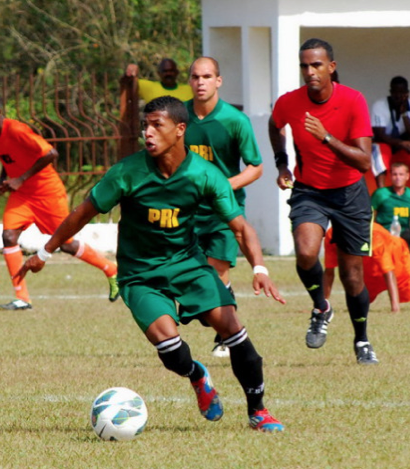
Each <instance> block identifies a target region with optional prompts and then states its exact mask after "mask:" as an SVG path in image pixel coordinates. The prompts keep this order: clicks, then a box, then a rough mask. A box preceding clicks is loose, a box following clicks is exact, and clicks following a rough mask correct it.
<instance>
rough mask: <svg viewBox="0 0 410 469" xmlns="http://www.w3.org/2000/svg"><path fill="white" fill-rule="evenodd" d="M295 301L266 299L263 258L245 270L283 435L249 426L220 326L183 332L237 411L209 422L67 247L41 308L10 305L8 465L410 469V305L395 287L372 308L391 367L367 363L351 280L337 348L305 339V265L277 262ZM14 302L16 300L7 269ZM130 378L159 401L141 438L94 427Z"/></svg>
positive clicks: (35, 290)
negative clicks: (112, 393)
mask: <svg viewBox="0 0 410 469" xmlns="http://www.w3.org/2000/svg"><path fill="white" fill-rule="evenodd" d="M267 264H268V267H269V269H270V271H271V273H272V277H273V278H274V279H275V281H276V283H277V285H278V287H279V288H280V290H281V292H282V293H283V294H284V296H285V297H286V298H287V304H286V305H285V306H281V305H279V304H278V303H275V302H274V301H273V300H269V299H266V298H254V297H253V296H252V289H251V284H250V282H251V271H250V268H249V266H248V265H247V264H246V263H245V262H243V261H242V260H240V261H239V263H238V267H237V268H236V269H234V270H233V271H232V282H233V286H234V288H235V291H236V293H237V296H238V304H239V310H238V311H239V314H240V317H241V319H242V321H243V323H244V324H245V325H246V327H247V329H248V332H249V335H250V337H251V338H252V340H253V342H254V343H255V345H256V347H257V349H258V351H259V353H260V354H261V355H263V357H264V370H265V382H266V398H265V403H266V405H267V406H268V407H269V409H270V410H271V411H272V413H273V414H274V415H275V416H276V417H277V418H279V419H280V420H281V421H282V422H283V423H284V425H285V431H284V432H283V433H278V434H274V435H266V434H259V433H257V432H254V431H252V430H250V429H249V428H248V427H247V417H246V406H245V398H244V396H243V394H242V391H241V389H240V388H239V385H238V383H237V381H236V380H235V379H234V377H233V375H232V372H231V369H230V365H229V360H228V359H218V358H214V357H212V356H211V355H210V349H211V347H212V341H213V333H212V331H211V330H210V329H205V328H203V327H201V326H200V325H199V324H191V325H189V326H182V327H181V334H182V336H183V338H184V339H185V340H186V341H187V342H188V343H189V344H190V346H191V350H192V354H193V356H194V358H196V359H198V360H200V361H202V362H204V363H205V364H206V365H207V366H208V368H209V370H210V372H211V374H212V377H213V380H214V383H215V385H216V387H217V389H218V392H219V393H220V395H221V398H222V399H223V401H224V406H225V415H224V417H223V419H222V420H221V421H219V422H207V421H206V420H204V419H203V418H202V417H201V416H200V414H199V411H198V409H197V407H196V401H195V396H194V393H193V391H192V389H191V388H190V386H189V383H188V381H187V380H186V379H182V378H180V377H178V376H176V375H174V374H172V373H170V372H169V371H167V370H165V369H164V368H163V366H162V364H161V362H160V361H159V359H158V357H157V355H156V352H155V350H154V348H153V347H152V346H151V345H150V344H149V343H148V342H147V340H146V339H145V338H144V336H143V334H142V333H141V332H140V331H139V329H138V327H137V326H136V324H135V323H134V322H133V320H132V318H131V315H130V313H129V312H128V310H127V309H126V307H125V306H124V304H123V303H122V301H121V300H119V301H118V302H116V303H114V304H111V303H109V302H108V300H107V299H106V296H107V294H108V288H107V283H106V280H105V278H104V276H103V275H102V274H101V273H100V272H98V271H96V270H95V269H92V268H91V267H89V266H87V265H84V264H82V263H80V262H78V261H74V262H72V261H71V259H70V260H69V259H68V258H67V257H66V256H64V255H62V254H57V255H55V256H54V257H53V259H52V262H50V264H49V265H47V267H46V268H45V270H44V271H43V272H41V273H39V274H37V275H33V274H29V276H28V283H29V288H30V292H31V294H32V299H33V304H34V309H33V310H30V311H22V312H18V313H13V312H6V311H1V312H0V357H1V365H0V371H1V375H0V376H1V381H0V382H1V388H0V398H1V405H0V433H1V451H0V468H1V469H3V468H25V469H26V468H47V469H48V468H53V469H54V468H70V469H78V468H105V469H107V468H108V469H110V468H126V469H130V468H150V469H177V468H178V469H194V468H195V469H201V468H205V467H206V468H209V469H245V468H246V469H248V468H264V469H265V468H268V469H270V468H284V469H291V468H292V469H296V468H301V469H327V468H331V469H339V468H340V469H345V468H349V469H350V468H358V469H359V468H360V469H375V468H376V469H378V468H386V469H387V468H394V469H400V468H403V469H404V468H408V467H409V461H410V447H409V444H408V440H409V438H408V434H407V432H408V428H409V424H410V398H409V389H410V344H409V337H410V321H409V314H410V305H402V312H401V313H400V314H396V315H392V314H390V313H389V307H388V304H389V303H388V299H387V295H386V293H384V294H383V295H381V296H380V297H379V298H378V299H377V300H376V302H375V303H374V304H373V305H372V311H371V314H370V318H369V333H370V339H371V341H372V343H373V345H374V348H375V351H376V352H377V355H378V358H379V359H380V364H379V365H378V366H369V367H363V366H359V365H357V364H356V362H355V357H354V354H353V343H352V338H353V336H352V327H351V325H350V322H349V317H348V314H347V312H346V309H345V305H344V296H343V294H342V289H341V287H340V283H339V282H336V284H335V287H334V292H333V295H332V302H333V304H334V307H335V310H336V315H335V318H334V320H333V322H332V324H331V325H330V327H329V336H328V341H327V343H326V345H325V346H324V347H323V348H322V349H319V350H309V349H307V348H306V346H305V343H304V337H305V334H306V330H307V327H308V322H309V321H308V320H309V314H310V309H311V302H310V300H309V298H308V296H307V294H306V293H305V292H304V291H303V289H302V288H301V284H300V281H299V280H298V278H297V277H296V274H295V268H294V260H293V259H292V258H282V259H276V260H269V261H268V262H267ZM0 270H1V278H2V279H3V283H2V291H1V295H0V301H1V302H6V301H8V300H9V299H10V298H11V295H12V291H11V286H10V285H9V284H8V275H7V273H6V268H5V266H4V264H2V265H1V266H0ZM111 386H126V387H129V388H131V389H134V390H136V391H137V392H138V393H140V394H141V396H142V397H143V398H144V399H145V401H146V404H147V407H148V412H149V420H148V425H147V427H146V429H145V431H144V432H143V433H142V434H141V435H140V436H138V437H137V438H136V439H135V440H134V441H131V442H122V443H115V442H104V441H102V440H99V439H98V438H97V437H96V436H95V434H94V433H93V431H92V429H91V426H90V423H89V412H90V406H91V403H92V401H93V400H94V398H95V397H96V396H97V395H98V394H99V393H100V392H101V391H103V390H104V389H106V388H108V387H111Z"/></svg>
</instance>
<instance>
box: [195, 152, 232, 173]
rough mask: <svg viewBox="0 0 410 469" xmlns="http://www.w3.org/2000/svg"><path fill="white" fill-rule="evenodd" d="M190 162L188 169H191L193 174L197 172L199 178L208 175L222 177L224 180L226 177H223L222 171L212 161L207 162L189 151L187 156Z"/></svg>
mask: <svg viewBox="0 0 410 469" xmlns="http://www.w3.org/2000/svg"><path fill="white" fill-rule="evenodd" d="M187 160H188V165H187V166H188V167H189V168H190V171H191V172H195V173H196V174H197V175H198V177H199V178H202V177H205V178H206V177H207V176H208V175H212V176H214V175H216V176H219V175H222V176H223V178H224V179H226V177H225V176H224V175H223V173H222V171H221V170H220V169H219V168H218V167H217V166H216V165H215V164H213V163H211V162H210V161H207V160H206V159H205V158H203V157H202V156H201V155H199V154H198V153H196V152H194V151H192V150H189V151H188V155H187Z"/></svg>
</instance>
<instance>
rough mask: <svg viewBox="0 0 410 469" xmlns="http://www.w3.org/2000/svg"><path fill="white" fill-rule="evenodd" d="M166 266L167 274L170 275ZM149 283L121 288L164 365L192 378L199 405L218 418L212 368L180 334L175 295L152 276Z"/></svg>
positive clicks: (220, 412) (207, 415)
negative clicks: (193, 350) (210, 372)
mask: <svg viewBox="0 0 410 469" xmlns="http://www.w3.org/2000/svg"><path fill="white" fill-rule="evenodd" d="M165 270H166V269H165V268H164V272H163V273H164V275H165V276H166V272H165ZM149 276H150V273H147V275H146V277H147V282H146V284H130V285H125V286H123V287H122V288H121V296H122V298H123V300H124V302H125V304H126V305H127V306H128V308H129V309H130V310H131V312H132V314H133V317H134V319H135V321H136V322H137V324H138V325H139V327H140V328H141V330H142V331H143V332H144V333H145V335H146V337H147V338H148V340H149V341H150V342H151V343H152V344H153V345H154V346H155V347H156V349H157V352H158V356H159V358H160V360H161V361H162V363H163V364H164V366H165V367H166V368H167V369H168V370H170V371H173V372H174V373H176V374H178V375H179V376H182V377H187V378H189V380H190V382H191V385H192V387H193V389H194V391H195V394H196V397H197V401H198V407H199V410H200V412H201V415H203V416H204V417H205V418H206V419H207V420H212V421H216V420H219V419H220V418H221V417H222V415H223V406H222V403H221V401H220V399H219V396H218V393H217V392H216V390H215V388H214V386H213V384H212V381H211V378H210V375H209V372H208V370H207V369H206V368H205V366H204V365H202V363H199V362H198V361H194V360H193V359H192V356H191V351H190V348H189V346H188V344H187V343H186V342H185V341H184V340H182V338H181V336H180V335H179V332H178V329H177V324H178V323H179V317H178V315H177V313H176V308H175V302H174V300H173V298H172V295H169V292H168V295H165V294H164V293H163V292H162V291H161V286H160V285H159V284H158V283H157V282H155V279H154V284H153V283H152V282H150V280H149Z"/></svg>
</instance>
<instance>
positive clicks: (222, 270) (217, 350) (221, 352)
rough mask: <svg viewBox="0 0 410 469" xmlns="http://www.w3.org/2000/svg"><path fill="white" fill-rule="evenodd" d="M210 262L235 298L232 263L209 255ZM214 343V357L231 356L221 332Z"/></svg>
mask: <svg viewBox="0 0 410 469" xmlns="http://www.w3.org/2000/svg"><path fill="white" fill-rule="evenodd" d="M208 264H209V265H212V267H214V269H215V270H216V271H217V272H218V275H219V278H220V279H221V280H222V282H223V284H224V285H225V288H226V289H227V290H228V291H229V292H230V293H231V295H232V297H233V298H235V293H234V291H233V288H232V285H231V282H230V280H229V269H230V268H231V263H230V262H229V261H222V260H220V259H215V258H213V257H208ZM214 343H215V345H214V347H213V349H212V355H213V356H214V357H219V358H224V357H229V348H228V347H227V346H226V345H225V344H224V343H223V340H222V337H221V336H220V335H219V334H216V335H215V338H214Z"/></svg>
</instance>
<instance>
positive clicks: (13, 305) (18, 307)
mask: <svg viewBox="0 0 410 469" xmlns="http://www.w3.org/2000/svg"><path fill="white" fill-rule="evenodd" d="M0 309H7V310H9V311H22V310H24V309H33V307H32V306H31V304H30V303H27V301H24V300H20V299H17V300H13V301H10V303H6V304H4V305H0Z"/></svg>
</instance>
